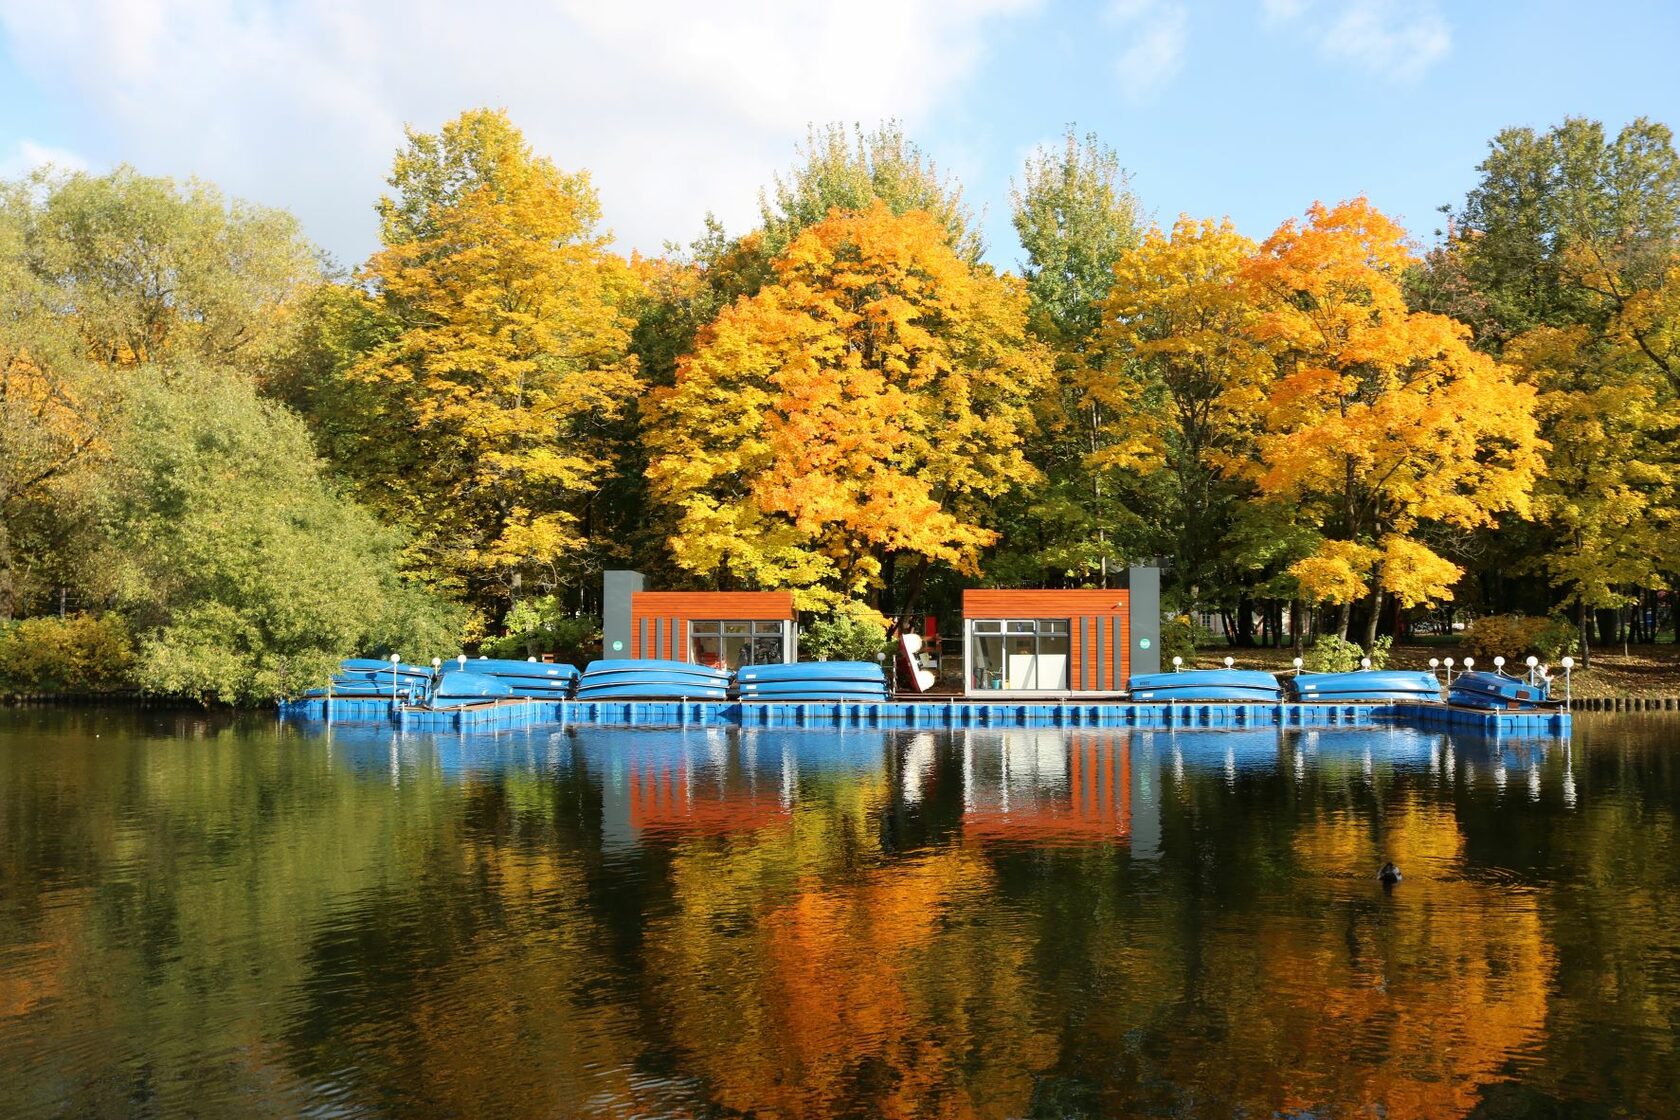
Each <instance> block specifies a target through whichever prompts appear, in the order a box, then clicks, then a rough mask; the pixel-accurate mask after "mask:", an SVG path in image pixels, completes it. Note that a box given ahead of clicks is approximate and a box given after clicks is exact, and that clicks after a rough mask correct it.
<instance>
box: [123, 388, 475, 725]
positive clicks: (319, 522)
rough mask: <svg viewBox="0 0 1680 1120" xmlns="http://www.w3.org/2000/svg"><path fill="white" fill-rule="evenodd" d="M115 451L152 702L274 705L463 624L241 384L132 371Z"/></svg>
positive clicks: (126, 569) (394, 543) (135, 618)
mask: <svg viewBox="0 0 1680 1120" xmlns="http://www.w3.org/2000/svg"><path fill="white" fill-rule="evenodd" d="M113 455H114V459H115V469H114V473H115V477H114V479H113V485H112V490H111V493H110V495H109V496H108V498H107V499H106V503H105V509H104V513H103V522H104V526H105V533H106V537H107V546H106V557H107V563H108V564H109V565H110V568H111V570H112V572H113V582H114V594H115V596H116V599H117V601H118V604H119V605H120V606H121V608H122V609H123V611H124V613H125V614H127V615H128V617H129V618H130V619H131V620H132V624H133V626H134V629H135V632H136V636H137V637H138V638H139V645H140V654H139V660H138V663H137V666H136V677H137V680H138V682H139V684H140V685H141V686H142V687H143V688H145V689H146V690H148V691H151V692H158V693H165V694H171V695H178V696H184V697H190V698H193V699H196V700H201V701H209V700H220V701H223V702H228V703H241V704H248V703H257V702H261V701H265V700H271V699H274V698H276V697H280V696H285V695H288V694H292V693H295V692H296V691H298V690H300V689H301V688H304V687H307V686H308V685H311V684H315V683H319V682H320V681H321V680H324V679H325V678H326V676H327V675H328V674H330V673H331V672H332V670H333V668H334V667H335V665H336V662H337V661H338V660H339V659H340V658H342V657H344V656H346V655H348V654H352V653H356V652H358V651H360V650H364V649H366V648H368V647H369V646H370V645H374V644H378V645H380V646H384V645H391V646H399V645H400V646H403V647H406V648H408V649H415V648H419V646H418V642H419V641H434V640H435V639H436V637H437V634H438V632H439V631H440V630H442V629H444V628H446V626H447V624H448V622H449V620H451V619H452V618H456V617H458V612H452V611H451V610H450V609H449V608H446V607H442V606H439V605H436V604H433V603H428V602H425V601H424V599H423V598H422V596H423V594H424V593H422V592H419V591H417V590H416V589H414V588H412V586H408V587H406V589H405V587H404V583H403V581H402V577H401V576H400V575H399V571H400V556H401V550H402V546H403V541H402V538H401V537H400V536H399V535H398V534H396V533H394V532H392V531H391V530H389V529H385V528H382V527H381V526H379V525H378V524H377V523H376V522H375V521H374V520H373V519H372V518H371V517H370V516H369V515H368V514H367V513H366V512H365V511H363V510H362V509H360V508H359V507H357V506H355V505H354V504H352V503H350V502H348V501H346V500H344V499H343V498H341V497H339V496H338V495H337V494H335V493H334V492H333V491H332V490H330V489H329V488H328V487H327V486H326V485H325V484H324V483H323V481H322V480H321V478H320V475H319V465H318V463H317V461H316V459H315V457H314V454H313V450H312V448H311V446H310V442H309V434H308V431H307V430H306V429H305V428H304V426H303V424H302V423H301V422H300V421H299V420H298V419H297V418H296V417H295V416H293V415H291V414H290V413H289V412H287V411H286V410H285V409H284V408H283V407H281V406H278V405H275V404H272V403H269V402H265V401H262V400H260V399H259V398H258V397H257V396H256V394H255V393H254V391H253V390H252V388H251V386H250V383H249V382H248V381H246V380H244V379H243V378H240V377H239V376H237V375H235V374H230V373H227V372H224V371H219V370H214V369H208V368H203V367H196V366H176V367H173V368H171V369H169V370H151V369H137V370H135V371H134V372H133V374H132V388H131V391H130V392H129V394H128V395H127V399H126V402H125V410H124V422H123V426H122V430H121V432H120V434H119V437H118V439H117V442H116V446H115V448H114V452H113ZM399 592H400V593H399ZM422 622H423V623H424V625H420V623H422ZM408 627H415V631H416V632H413V633H405V632H404V631H405V630H406V629H407V628H408ZM410 639H412V640H410Z"/></svg>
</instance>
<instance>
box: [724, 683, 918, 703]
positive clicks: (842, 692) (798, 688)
mask: <svg viewBox="0 0 1680 1120" xmlns="http://www.w3.org/2000/svg"><path fill="white" fill-rule="evenodd" d="M886 698H887V690H886V686H884V685H882V684H880V683H875V684H870V683H869V682H867V681H774V682H771V683H768V684H760V685H754V686H749V687H747V688H743V689H741V699H743V700H773V701H782V700H860V701H868V700H885V699H886Z"/></svg>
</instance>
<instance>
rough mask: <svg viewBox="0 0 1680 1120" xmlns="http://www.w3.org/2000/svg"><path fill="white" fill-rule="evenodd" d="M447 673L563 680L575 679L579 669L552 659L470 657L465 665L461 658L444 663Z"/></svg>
mask: <svg viewBox="0 0 1680 1120" xmlns="http://www.w3.org/2000/svg"><path fill="white" fill-rule="evenodd" d="M443 671H444V672H445V673H459V672H466V673H478V674H479V675H480V676H485V677H500V678H502V679H503V680H515V679H517V680H562V681H574V680H577V678H578V671H577V668H576V667H575V666H572V665H558V664H555V663H553V662H550V661H514V660H512V659H509V658H495V657H476V658H475V657H469V658H467V662H466V665H465V667H463V666H462V664H461V662H460V661H459V660H456V661H446V662H444V663H443Z"/></svg>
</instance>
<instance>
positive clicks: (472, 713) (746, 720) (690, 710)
mask: <svg viewBox="0 0 1680 1120" xmlns="http://www.w3.org/2000/svg"><path fill="white" fill-rule="evenodd" d="M280 716H281V718H282V719H305V720H330V721H333V722H353V723H377V722H388V723H392V724H395V725H396V726H398V727H401V728H404V729H408V730H415V731H466V730H480V731H493V730H502V729H511V728H518V727H531V726H535V725H537V724H550V723H552V724H562V725H564V724H573V725H598V726H618V727H672V726H688V725H700V726H704V725H716V726H737V727H923V728H934V727H1340V726H1366V725H1393V724H1399V725H1403V726H1411V727H1419V728H1431V729H1434V728H1447V729H1462V730H1466V731H1476V732H1480V733H1481V734H1484V735H1505V734H1511V735H1552V736H1558V737H1566V736H1568V735H1569V733H1570V727H1571V723H1572V720H1571V716H1570V713H1568V712H1564V711H1557V710H1551V709H1548V710H1541V711H1486V710H1483V709H1480V708H1460V707H1454V706H1452V705H1449V704H1419V703H1394V704H1330V703H1314V704H1294V703H1279V704H1243V703H1215V702H1206V703H1147V704H1142V703H1139V704H1134V703H1125V702H1105V703H1089V702H1083V701H1082V702H1078V703H1075V702H1071V701H1070V702H1059V701H1042V700H1041V701H1031V702H1026V703H1000V702H997V701H973V700H957V699H949V700H940V701H927V700H919V701H918V700H896V701H885V702H868V703H859V702H855V701H838V702H837V701H823V702H815V701H813V702H804V701H793V702H787V703H761V702H757V701H736V700H729V701H722V700H707V701H698V700H691V701H677V700H671V701H622V700H495V701H489V702H486V703H483V704H474V705H472V706H470V707H462V708H450V709H445V710H442V711H433V710H431V709H429V708H416V707H408V706H406V705H402V704H397V703H394V702H392V701H390V700H370V699H363V698H358V699H342V698H337V697H335V698H333V699H331V700H326V699H313V700H290V701H286V702H284V703H282V704H281V705H280Z"/></svg>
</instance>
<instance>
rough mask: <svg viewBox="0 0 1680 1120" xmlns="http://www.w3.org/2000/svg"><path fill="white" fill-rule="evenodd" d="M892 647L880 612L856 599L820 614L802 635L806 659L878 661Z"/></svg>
mask: <svg viewBox="0 0 1680 1120" xmlns="http://www.w3.org/2000/svg"><path fill="white" fill-rule="evenodd" d="M891 648H892V642H890V641H889V640H888V639H887V628H886V625H885V624H884V623H883V622H882V620H881V616H880V614H879V613H877V612H876V611H873V610H870V609H869V608H868V607H866V606H864V605H863V604H862V603H856V602H844V603H841V604H839V605H838V606H836V607H835V608H834V610H833V611H831V612H830V613H828V614H825V615H818V616H817V617H816V618H815V619H814V620H812V622H811V624H810V625H809V626H807V627H805V628H804V630H802V631H801V632H800V635H799V654H800V656H801V657H802V658H804V659H805V660H806V661H874V660H875V659H876V657H878V656H879V655H881V654H884V653H886V652H887V651H888V650H890V649H891Z"/></svg>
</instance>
